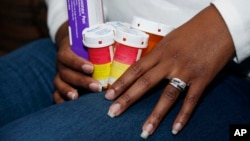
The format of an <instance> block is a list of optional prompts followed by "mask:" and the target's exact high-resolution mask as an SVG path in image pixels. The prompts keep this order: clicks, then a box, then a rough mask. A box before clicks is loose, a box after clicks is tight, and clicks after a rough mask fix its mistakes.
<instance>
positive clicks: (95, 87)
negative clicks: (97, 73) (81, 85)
mask: <svg viewBox="0 0 250 141" xmlns="http://www.w3.org/2000/svg"><path fill="white" fill-rule="evenodd" d="M89 89H90V90H92V91H94V92H101V91H102V86H101V85H100V84H98V83H90V84H89Z"/></svg>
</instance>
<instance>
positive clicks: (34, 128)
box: [0, 40, 250, 141]
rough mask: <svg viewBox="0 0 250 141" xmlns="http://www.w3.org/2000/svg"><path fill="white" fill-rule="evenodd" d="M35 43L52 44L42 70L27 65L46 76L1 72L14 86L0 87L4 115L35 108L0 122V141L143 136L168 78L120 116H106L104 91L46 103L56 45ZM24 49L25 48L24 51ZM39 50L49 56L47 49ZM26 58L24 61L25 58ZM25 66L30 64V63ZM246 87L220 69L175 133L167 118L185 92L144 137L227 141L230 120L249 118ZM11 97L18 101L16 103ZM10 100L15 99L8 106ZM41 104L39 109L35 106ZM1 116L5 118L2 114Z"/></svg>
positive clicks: (132, 140) (110, 140)
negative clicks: (148, 135)
mask: <svg viewBox="0 0 250 141" xmlns="http://www.w3.org/2000/svg"><path fill="white" fill-rule="evenodd" d="M40 42H41V43H40V44H39V42H37V43H38V44H39V45H42V44H43V43H44V45H47V46H51V48H50V49H48V50H47V51H50V52H53V53H52V54H53V55H51V56H46V57H45V56H44V57H43V58H44V59H45V58H50V59H48V60H47V61H41V62H50V63H48V64H47V65H45V66H43V67H44V68H43V69H41V70H42V71H41V70H40V67H41V64H40V65H39V64H38V63H37V61H38V62H39V60H35V59H31V60H30V61H32V62H33V61H34V62H33V64H32V66H34V67H33V69H35V70H34V72H37V71H38V70H40V72H43V73H44V71H45V70H46V71H48V72H46V75H45V74H44V75H39V74H37V75H34V76H37V77H36V79H35V80H34V76H29V75H28V74H25V75H21V76H22V77H24V76H26V75H28V76H27V77H24V78H26V79H25V84H23V81H24V80H22V81H21V80H20V81H21V82H19V81H18V82H19V83H17V84H13V83H14V82H16V81H14V82H13V80H18V78H19V77H20V76H18V75H15V74H13V73H17V72H15V71H14V72H13V71H9V72H8V73H7V72H5V74H6V75H5V77H7V78H9V79H6V78H5V79H4V81H7V82H8V87H13V86H14V85H15V87H13V88H11V91H13V92H11V93H10V92H9V90H8V89H7V88H5V89H3V90H6V91H7V90H8V91H7V92H5V91H2V90H1V95H2V92H4V93H6V95H4V99H1V103H0V104H1V108H2V106H7V107H8V109H12V111H9V110H8V109H6V110H4V112H6V113H8V114H7V115H6V117H8V116H12V115H15V114H17V115H20V114H19V112H20V111H29V112H32V111H37V112H34V113H32V114H28V113H29V112H23V114H21V115H24V114H27V116H24V117H23V118H20V119H17V120H15V121H12V122H10V123H8V124H6V125H4V126H2V127H0V140H1V141H45V140H46V141H140V140H143V139H141V138H140V133H141V128H142V125H143V123H144V121H145V120H146V118H147V117H148V115H149V114H150V112H151V111H152V109H153V108H154V106H155V104H156V103H157V101H158V99H159V97H160V95H161V92H162V91H163V88H164V87H165V85H166V84H167V82H165V81H163V82H161V83H160V84H159V85H158V86H157V87H155V88H154V89H152V90H151V91H149V92H148V93H147V95H146V96H145V97H143V98H142V99H141V100H140V101H138V102H137V103H136V104H134V105H132V106H131V107H130V108H129V109H127V110H126V111H125V112H124V113H123V114H122V115H121V116H118V117H116V118H114V119H111V118H110V117H108V116H107V112H108V108H109V106H110V104H111V103H112V101H107V100H105V98H104V92H102V93H88V94H84V95H82V96H81V97H80V98H79V99H78V100H75V101H69V102H66V103H63V104H58V105H51V104H52V99H51V92H52V91H53V84H52V82H49V81H52V77H53V76H54V73H55V70H53V69H54V68H52V67H54V65H55V64H54V63H53V61H54V59H55V58H54V57H55V54H54V52H55V50H54V48H53V45H52V44H51V43H49V41H48V40H43V41H40ZM31 45H32V44H31ZM33 45H36V44H33ZM39 45H38V46H39ZM36 49H37V48H31V47H30V50H31V52H33V51H34V50H36ZM32 50H33V51H32ZM45 50H46V49H45ZM26 52H28V51H27V50H26ZM26 52H25V49H24V50H23V54H26ZM39 52H40V51H39ZM19 53H20V52H19ZM19 53H16V55H10V58H12V59H16V58H18V57H19V56H18V55H19ZM31 54H32V53H31ZM42 54H43V55H49V54H46V53H42ZM11 56H16V57H11ZM25 56H26V55H25ZM33 57H34V56H33ZM34 58H35V57H34ZM52 60H53V61H52ZM22 62H23V61H21V62H20V63H21V64H23V63H22ZM26 62H27V63H26V64H27V65H28V64H29V63H28V61H26ZM1 64H2V60H1ZM1 67H2V65H1ZM1 67H0V68H1ZM5 67H7V68H9V69H10V68H12V67H10V66H8V65H7V64H6V65H5ZM24 68H25V67H24V66H22V67H20V68H19V71H20V72H26V71H27V68H26V71H25V69H24ZM28 68H29V69H30V67H28ZM29 69H28V70H29ZM2 71H3V70H2V69H1V72H2ZM18 73H19V72H18ZM47 73H48V74H47ZM21 74H22V73H21ZM2 77H3V76H1V77H0V78H1V79H2ZM30 81H32V82H30ZM11 82H12V83H11ZM26 83H28V84H26ZM249 86H250V81H249V80H246V79H244V78H242V77H240V76H234V75H231V74H228V73H221V74H220V75H218V76H217V77H216V79H215V80H214V81H213V82H212V83H211V85H210V86H209V87H208V88H207V90H206V91H205V92H204V94H203V95H204V96H203V97H202V99H201V100H200V103H199V104H198V106H197V108H196V110H195V112H194V113H193V115H192V117H191V119H190V121H189V122H188V124H187V125H186V127H185V128H184V129H183V130H182V131H181V132H180V133H179V134H178V135H176V136H174V135H172V133H171V128H172V123H173V121H174V119H175V117H176V115H177V114H178V112H179V110H180V108H181V106H182V103H183V99H184V97H185V95H182V96H181V97H180V98H179V99H178V101H177V102H176V104H175V105H174V106H173V108H172V109H171V111H170V112H169V113H168V114H167V116H165V118H164V119H163V121H162V123H161V124H160V126H159V127H158V129H157V130H156V131H155V133H154V134H153V135H152V136H150V137H149V138H148V140H149V141H162V140H164V141H201V140H202V141H228V140H229V125H230V124H246V123H248V124H249V123H250V112H249V111H250V110H249V107H250V93H249V92H250V87H249ZM2 87H3V86H2V85H1V87H0V88H1V89H2ZM5 87H7V86H5ZM30 87H32V90H30ZM45 89H46V90H45ZM34 95H36V96H34ZM22 97H23V98H22ZM1 98H2V96H1ZM38 98H39V99H40V100H39V101H37V100H38ZM46 98H47V99H46ZM15 100H16V101H17V102H15ZM2 103H3V104H2ZM13 103H18V104H14V105H13ZM28 103H29V104H28ZM23 105H24V106H23ZM27 105H28V106H27ZM49 105H51V106H49ZM46 106H48V107H46ZM31 107H32V108H31ZM33 107H36V108H33ZM19 108H20V110H19ZM29 108H31V109H29ZM41 108H43V109H42V110H39V109H41ZM4 112H1V113H0V114H1V116H2V114H6V113H4ZM16 112H17V113H16ZM2 118H3V117H0V119H1V120H2ZM3 119H4V120H6V119H5V118H3Z"/></svg>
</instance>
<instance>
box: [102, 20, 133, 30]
mask: <svg viewBox="0 0 250 141" xmlns="http://www.w3.org/2000/svg"><path fill="white" fill-rule="evenodd" d="M105 24H106V25H108V26H110V28H112V29H113V30H114V31H116V30H117V29H118V28H123V27H131V25H130V24H129V23H126V22H120V21H110V22H106V23H105Z"/></svg>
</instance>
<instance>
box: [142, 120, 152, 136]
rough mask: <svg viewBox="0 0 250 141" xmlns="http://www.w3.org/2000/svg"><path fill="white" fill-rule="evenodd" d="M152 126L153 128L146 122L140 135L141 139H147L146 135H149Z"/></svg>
mask: <svg viewBox="0 0 250 141" xmlns="http://www.w3.org/2000/svg"><path fill="white" fill-rule="evenodd" d="M153 128H154V126H153V124H148V125H147V126H146V127H145V128H144V130H143V131H142V133H141V137H142V138H143V139H147V138H148V136H149V134H150V132H151V131H152V130H153Z"/></svg>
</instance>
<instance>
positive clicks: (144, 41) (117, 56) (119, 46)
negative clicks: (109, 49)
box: [109, 27, 149, 85]
mask: <svg viewBox="0 0 250 141" xmlns="http://www.w3.org/2000/svg"><path fill="white" fill-rule="evenodd" d="M148 38H149V36H148V35H147V34H146V33H145V32H142V31H140V30H138V29H135V28H130V27H123V28H118V29H117V30H116V31H115V36H114V40H115V53H114V59H113V62H112V66H111V72H110V78H109V85H112V84H113V83H114V82H115V81H116V80H117V79H118V78H119V77H120V76H121V75H122V74H123V73H124V72H125V71H126V70H127V69H128V67H130V66H131V65H132V64H133V63H135V62H136V61H137V60H139V58H140V56H141V52H142V49H143V48H146V47H147V45H148Z"/></svg>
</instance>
